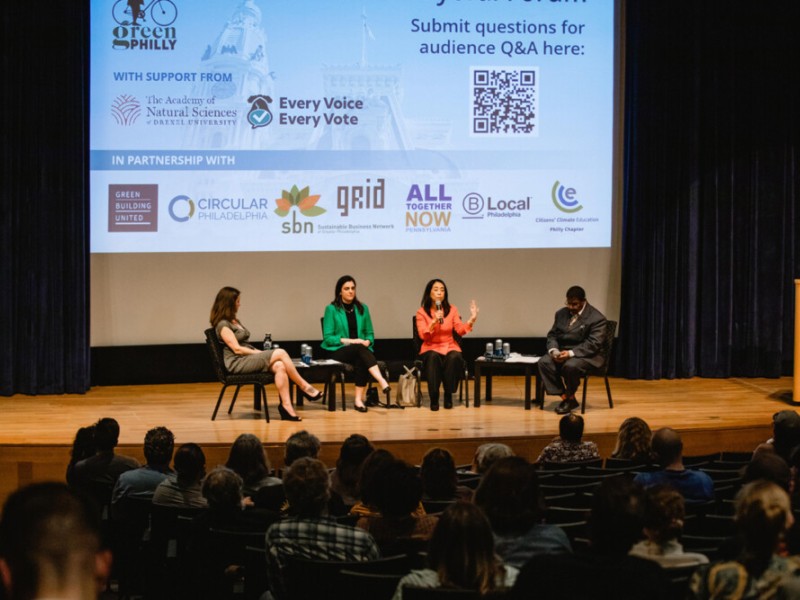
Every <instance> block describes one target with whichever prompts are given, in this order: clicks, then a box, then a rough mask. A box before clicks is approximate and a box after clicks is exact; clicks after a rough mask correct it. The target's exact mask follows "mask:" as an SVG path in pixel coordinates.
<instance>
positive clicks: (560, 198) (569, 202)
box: [550, 181, 583, 213]
mask: <svg viewBox="0 0 800 600" xmlns="http://www.w3.org/2000/svg"><path fill="white" fill-rule="evenodd" d="M576 194H577V192H576V190H575V188H571V187H565V186H563V185H561V182H560V181H556V182H555V183H554V184H553V190H552V191H551V193H550V195H551V197H552V198H553V204H555V205H556V208H557V209H558V210H560V211H561V212H565V213H576V212H578V211H579V210H581V209H582V208H583V205H582V204H581V203H580V201H579V200H578V199H577V198H576V197H575V195H576Z"/></svg>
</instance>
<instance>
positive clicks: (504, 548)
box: [475, 456, 572, 568]
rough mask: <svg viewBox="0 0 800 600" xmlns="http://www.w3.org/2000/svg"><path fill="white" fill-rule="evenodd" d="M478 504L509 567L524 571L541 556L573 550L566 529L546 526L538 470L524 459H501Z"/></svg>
mask: <svg viewBox="0 0 800 600" xmlns="http://www.w3.org/2000/svg"><path fill="white" fill-rule="evenodd" d="M475 504H477V505H478V506H479V507H480V508H481V509H482V510H483V512H484V513H485V514H486V516H487V517H488V519H489V523H491V526H492V531H494V543H495V550H496V552H497V554H498V555H500V557H501V558H502V559H503V560H504V561H505V563H506V564H507V565H511V566H513V567H517V568H521V567H522V566H523V565H524V564H525V563H526V562H528V560H530V559H531V558H532V557H533V556H536V555H538V554H563V553H569V552H571V551H572V547H571V546H570V543H569V539H568V538H567V534H566V533H564V530H563V529H561V528H560V527H558V526H556V525H548V524H546V523H542V518H543V517H544V510H545V505H544V500H543V499H542V496H541V494H540V492H539V483H538V475H537V474H536V467H535V466H534V465H532V464H531V463H529V462H528V461H527V460H525V459H524V458H522V457H521V456H508V457H506V458H501V459H500V460H498V461H497V462H496V463H495V464H494V465H493V466H492V468H491V469H489V472H488V473H486V475H484V477H483V479H482V480H481V484H480V485H479V486H478V489H477V490H476V491H475Z"/></svg>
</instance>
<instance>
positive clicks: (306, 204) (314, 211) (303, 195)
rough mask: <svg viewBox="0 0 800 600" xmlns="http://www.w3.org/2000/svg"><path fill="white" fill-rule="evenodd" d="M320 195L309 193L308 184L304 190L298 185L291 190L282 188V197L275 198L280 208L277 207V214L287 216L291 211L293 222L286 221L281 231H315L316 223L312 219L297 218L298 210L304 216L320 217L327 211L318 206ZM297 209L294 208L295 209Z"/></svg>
mask: <svg viewBox="0 0 800 600" xmlns="http://www.w3.org/2000/svg"><path fill="white" fill-rule="evenodd" d="M319 199H320V195H319V194H315V195H313V196H310V195H309V187H308V186H306V187H304V188H303V189H302V190H301V189H298V188H297V186H296V185H293V186H292V189H291V190H288V191H287V190H282V191H281V197H280V198H276V199H275V204H277V205H278V208H276V209H275V214H276V215H278V216H279V217H286V216H287V215H288V214H289V213H291V214H292V222H291V223H284V224H283V225H281V233H291V234H298V233H314V224H313V223H312V222H311V221H301V220H299V219H298V218H297V212H298V211H300V214H301V215H303V216H304V217H318V216H319V215H321V214H323V213H325V212H326V211H325V209H324V208H322V207H321V206H317V202H319ZM295 208H296V209H297V210H293V209H295Z"/></svg>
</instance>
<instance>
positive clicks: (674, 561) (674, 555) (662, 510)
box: [631, 485, 708, 569]
mask: <svg viewBox="0 0 800 600" xmlns="http://www.w3.org/2000/svg"><path fill="white" fill-rule="evenodd" d="M685 516H686V511H685V507H684V502H683V496H681V495H680V493H679V492H678V491H677V490H675V489H673V488H672V487H670V486H668V485H656V486H653V487H651V488H650V489H648V490H646V491H645V497H644V534H645V536H646V538H647V539H645V540H643V541H641V542H639V543H637V544H635V545H634V546H633V548H631V554H632V555H634V556H640V557H642V558H647V559H650V560H653V561H655V562H657V563H658V564H659V565H661V566H662V567H663V568H665V569H674V568H681V567H691V566H693V565H704V564H706V563H707V562H708V558H707V557H706V556H705V555H704V554H698V553H696V552H684V551H683V546H681V544H680V542H679V541H678V539H679V538H680V536H681V533H682V532H683V520H684V518H685Z"/></svg>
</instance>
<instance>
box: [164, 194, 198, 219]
mask: <svg viewBox="0 0 800 600" xmlns="http://www.w3.org/2000/svg"><path fill="white" fill-rule="evenodd" d="M167 211H168V212H169V216H170V217H172V220H173V221H177V222H178V223H185V222H186V221H188V220H189V219H191V218H192V217H193V216H194V201H193V200H192V199H191V198H189V196H175V197H174V198H173V199H172V200H171V201H170V203H169V207H168V208H167Z"/></svg>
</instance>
